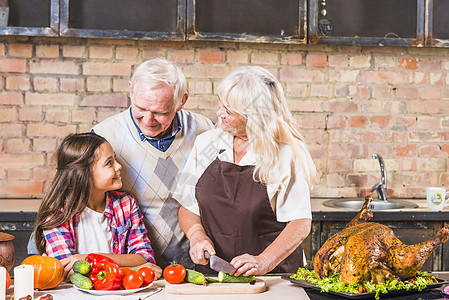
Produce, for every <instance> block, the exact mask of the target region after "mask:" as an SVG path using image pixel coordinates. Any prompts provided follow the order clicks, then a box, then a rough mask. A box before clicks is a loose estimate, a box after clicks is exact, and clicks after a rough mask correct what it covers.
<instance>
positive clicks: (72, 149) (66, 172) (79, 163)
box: [34, 132, 107, 254]
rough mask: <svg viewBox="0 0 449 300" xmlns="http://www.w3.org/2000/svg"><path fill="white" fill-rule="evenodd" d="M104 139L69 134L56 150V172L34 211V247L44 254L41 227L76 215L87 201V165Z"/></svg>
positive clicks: (90, 165) (88, 183)
mask: <svg viewBox="0 0 449 300" xmlns="http://www.w3.org/2000/svg"><path fill="white" fill-rule="evenodd" d="M106 142H107V141H106V139H104V138H103V137H101V136H99V135H97V134H95V133H93V132H88V133H79V134H70V135H68V136H67V137H65V138H64V140H63V141H62V142H61V144H60V145H59V147H58V149H57V151H56V154H55V155H56V163H57V168H56V175H55V177H54V179H53V181H52V182H51V184H50V186H49V187H48V189H47V191H46V193H45V195H44V198H43V200H42V203H41V205H40V207H39V211H38V213H37V220H36V227H35V229H34V236H35V242H36V247H37V250H38V251H39V253H40V254H43V253H45V243H46V241H45V237H44V229H48V228H54V227H58V226H60V225H61V224H63V223H65V222H67V221H69V220H71V219H72V218H73V217H75V216H76V215H79V214H80V213H81V212H82V211H83V209H84V208H85V207H86V206H87V203H88V201H89V197H90V193H91V186H92V175H91V167H92V165H93V163H94V162H95V161H96V160H97V156H96V151H97V149H98V148H99V147H100V146H101V145H102V144H103V143H106Z"/></svg>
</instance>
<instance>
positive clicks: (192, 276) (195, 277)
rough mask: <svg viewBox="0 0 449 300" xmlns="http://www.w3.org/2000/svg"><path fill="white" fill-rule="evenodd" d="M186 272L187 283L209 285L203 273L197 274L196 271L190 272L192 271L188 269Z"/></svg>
mask: <svg viewBox="0 0 449 300" xmlns="http://www.w3.org/2000/svg"><path fill="white" fill-rule="evenodd" d="M186 272H187V274H186V278H185V280H186V281H187V282H190V283H194V284H202V285H207V280H206V277H205V276H204V274H203V273H200V272H197V271H194V270H190V269H186Z"/></svg>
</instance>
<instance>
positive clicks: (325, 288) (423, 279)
mask: <svg viewBox="0 0 449 300" xmlns="http://www.w3.org/2000/svg"><path fill="white" fill-rule="evenodd" d="M290 278H293V279H296V280H300V281H307V282H309V283H311V284H313V285H316V286H319V287H321V292H329V291H330V290H332V291H335V292H343V293H351V294H359V293H360V290H365V291H366V292H373V293H376V294H375V296H374V298H376V299H379V297H380V294H381V293H382V294H385V293H388V290H393V289H395V290H407V291H408V290H411V289H415V290H418V291H422V290H423V289H425V288H426V287H427V285H428V284H432V283H436V282H437V280H436V279H435V277H433V276H432V275H429V274H428V273H426V272H419V271H418V273H417V274H416V276H415V277H414V278H411V279H410V280H407V281H398V280H387V281H386V282H385V283H383V284H374V283H371V282H366V283H365V285H361V284H357V283H353V284H345V283H344V282H341V281H340V274H339V273H335V274H330V275H329V276H328V277H327V278H323V279H319V278H318V276H317V275H316V273H315V271H313V270H312V271H311V270H308V269H305V268H299V269H298V271H297V272H296V274H293V275H291V276H290ZM360 288H361V289H360Z"/></svg>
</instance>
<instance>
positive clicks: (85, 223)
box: [34, 132, 162, 277]
mask: <svg viewBox="0 0 449 300" xmlns="http://www.w3.org/2000/svg"><path fill="white" fill-rule="evenodd" d="M56 155H57V168H56V175H55V177H54V179H53V181H52V183H51V184H50V186H49V188H48V190H47V192H46V194H45V196H44V198H43V201H42V204H41V206H40V207H39V211H38V215H37V222H36V228H35V231H34V234H35V242H36V246H37V250H38V251H39V253H40V254H43V253H46V254H47V255H48V256H52V257H56V258H57V259H59V260H61V262H62V263H63V265H64V267H65V271H66V275H67V274H68V272H69V271H70V270H71V269H72V265H73V263H74V262H75V261H77V260H84V259H85V257H86V255H87V254H89V253H101V254H103V255H105V256H108V257H110V258H112V259H114V260H115V261H116V262H117V263H118V264H119V265H120V266H128V267H134V266H140V265H142V264H147V265H148V266H150V267H151V268H152V269H153V270H154V272H155V274H156V277H159V276H160V275H161V273H162V270H161V269H160V268H159V267H158V266H156V265H155V260H154V253H153V249H152V248H151V246H150V240H149V239H148V237H147V235H146V232H147V231H146V229H145V226H144V224H143V220H142V214H141V213H140V210H139V208H138V206H137V203H136V201H135V200H134V198H133V196H132V195H130V194H128V193H123V192H119V191H117V190H118V189H120V188H121V187H122V180H121V177H120V170H121V168H122V166H121V165H120V164H119V163H118V162H117V161H116V160H115V154H114V151H113V150H112V147H111V145H110V144H109V143H108V142H107V141H106V140H105V139H104V138H103V137H101V136H99V135H97V134H95V133H92V132H89V133H81V134H70V135H68V136H67V137H66V138H65V139H64V140H63V141H62V143H61V145H60V146H59V148H58V149H57V153H56ZM147 262H148V263H147Z"/></svg>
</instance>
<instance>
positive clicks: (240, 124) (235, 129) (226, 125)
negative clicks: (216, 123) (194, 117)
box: [216, 99, 247, 137]
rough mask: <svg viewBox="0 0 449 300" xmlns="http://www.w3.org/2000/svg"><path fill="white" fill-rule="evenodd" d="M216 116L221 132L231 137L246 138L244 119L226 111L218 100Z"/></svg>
mask: <svg viewBox="0 0 449 300" xmlns="http://www.w3.org/2000/svg"><path fill="white" fill-rule="evenodd" d="M216 114H217V117H218V118H219V119H220V121H221V123H220V126H221V129H223V131H226V132H229V133H230V134H232V135H233V136H237V137H246V122H247V120H246V118H245V117H244V116H241V115H239V114H238V113H236V112H232V111H230V110H229V109H227V108H226V107H225V106H224V105H223V103H222V102H221V100H220V99H218V110H217V113H216Z"/></svg>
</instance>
